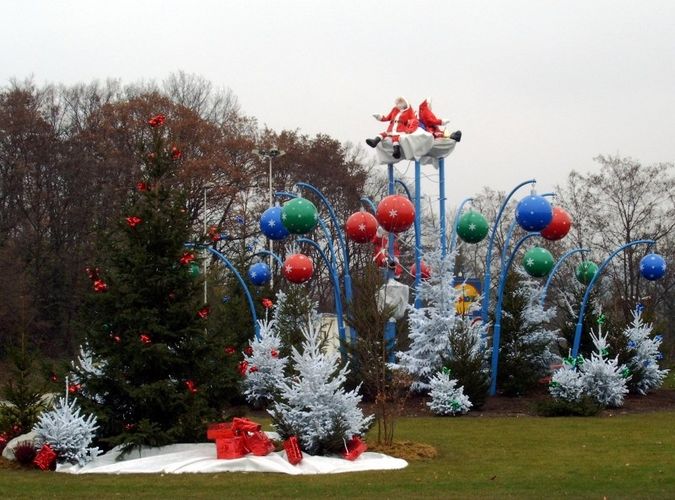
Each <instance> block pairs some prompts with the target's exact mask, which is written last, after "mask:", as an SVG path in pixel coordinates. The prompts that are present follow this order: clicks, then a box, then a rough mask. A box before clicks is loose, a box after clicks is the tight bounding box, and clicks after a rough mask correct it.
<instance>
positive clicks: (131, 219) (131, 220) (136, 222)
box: [127, 215, 143, 228]
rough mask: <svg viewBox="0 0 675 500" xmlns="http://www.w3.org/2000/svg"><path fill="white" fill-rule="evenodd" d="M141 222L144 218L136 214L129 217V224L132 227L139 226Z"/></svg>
mask: <svg viewBox="0 0 675 500" xmlns="http://www.w3.org/2000/svg"><path fill="white" fill-rule="evenodd" d="M141 222H143V219H141V218H140V217H136V216H135V215H132V216H131V217H127V224H129V227H131V228H134V227H136V226H138V225H139V224H140V223H141Z"/></svg>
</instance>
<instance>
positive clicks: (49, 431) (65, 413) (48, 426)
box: [33, 398, 99, 465]
mask: <svg viewBox="0 0 675 500" xmlns="http://www.w3.org/2000/svg"><path fill="white" fill-rule="evenodd" d="M97 428H98V426H97V425H96V417H95V416H94V415H93V414H92V415H89V416H87V417H85V416H83V415H81V414H80V408H79V407H78V406H77V402H76V401H75V400H71V401H70V402H68V401H67V400H66V399H65V398H59V400H58V402H57V403H56V405H55V406H54V409H53V410H50V411H46V412H44V413H42V415H40V418H39V419H38V422H37V424H35V426H34V427H33V431H35V433H36V438H35V441H36V444H37V445H38V446H41V445H43V444H45V443H46V444H48V445H49V446H51V447H52V449H53V450H54V451H55V452H56V454H57V460H58V461H59V462H69V463H72V464H79V465H84V464H86V463H87V462H88V461H90V460H92V459H93V458H94V457H96V456H97V455H98V454H99V449H98V448H95V447H90V446H89V445H90V444H91V442H92V440H93V439H94V432H95V431H96V429H97Z"/></svg>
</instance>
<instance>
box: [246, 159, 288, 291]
mask: <svg viewBox="0 0 675 500" xmlns="http://www.w3.org/2000/svg"><path fill="white" fill-rule="evenodd" d="M252 153H253V154H255V155H257V156H258V158H260V159H261V160H265V159H266V160H268V161H269V191H268V200H269V204H270V207H272V206H274V193H273V192H272V160H273V159H274V158H277V157H279V156H283V155H285V154H286V152H285V151H281V150H280V149H278V148H277V147H276V146H273V147H272V148H271V149H254V150H253V151H252ZM269 251H270V252H272V253H274V242H273V241H272V240H271V239H270V240H269ZM270 268H272V257H271V256H270ZM270 286H271V287H272V288H274V277H272V279H271V280H270Z"/></svg>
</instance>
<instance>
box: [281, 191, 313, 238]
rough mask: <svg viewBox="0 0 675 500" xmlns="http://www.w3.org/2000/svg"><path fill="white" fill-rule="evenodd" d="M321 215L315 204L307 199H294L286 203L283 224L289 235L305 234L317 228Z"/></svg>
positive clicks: (282, 214)
mask: <svg viewBox="0 0 675 500" xmlns="http://www.w3.org/2000/svg"><path fill="white" fill-rule="evenodd" d="M318 222H319V214H318V212H317V210H316V207H315V206H314V203H312V202H311V201H309V200H308V199H307V198H294V199H292V200H290V201H287V202H286V203H284V206H283V208H282V210H281V223H282V224H283V225H284V227H285V228H286V229H288V232H289V233H293V234H305V233H308V232H310V231H311V230H312V229H314V228H315V227H316V225H317V224H318Z"/></svg>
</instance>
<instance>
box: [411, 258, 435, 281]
mask: <svg viewBox="0 0 675 500" xmlns="http://www.w3.org/2000/svg"><path fill="white" fill-rule="evenodd" d="M420 269H421V270H420V276H421V278H422V279H423V280H425V281H426V280H428V279H429V278H431V268H430V267H429V266H427V264H426V262H424V261H422V262H421V264H420ZM410 274H412V275H413V276H417V266H416V265H415V264H413V265H412V266H410Z"/></svg>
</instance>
